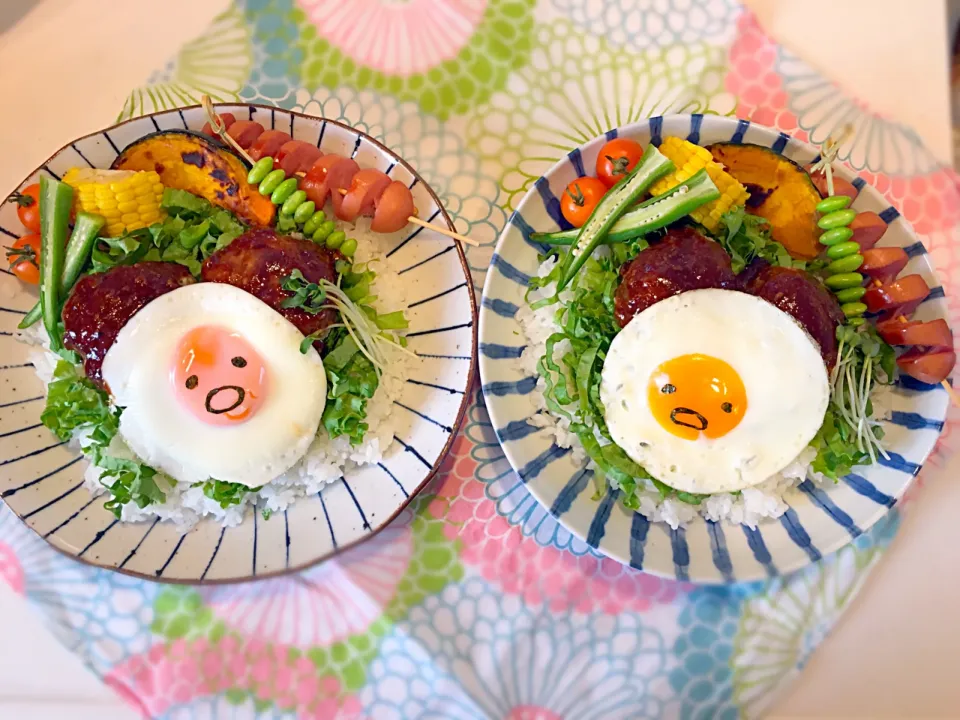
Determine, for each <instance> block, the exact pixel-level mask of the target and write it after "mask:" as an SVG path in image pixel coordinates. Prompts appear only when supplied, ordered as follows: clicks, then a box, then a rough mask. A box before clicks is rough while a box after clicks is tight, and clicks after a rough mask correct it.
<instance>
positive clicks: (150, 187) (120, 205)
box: [63, 168, 163, 237]
mask: <svg viewBox="0 0 960 720" xmlns="http://www.w3.org/2000/svg"><path fill="white" fill-rule="evenodd" d="M63 181H64V182H65V183H66V184H67V185H70V186H71V187H73V188H74V189H75V190H76V191H77V193H76V196H77V199H76V205H77V209H78V210H84V211H86V212H89V213H96V214H97V215H103V217H105V218H106V219H107V225H106V228H105V229H104V235H105V236H107V237H118V236H120V235H123V234H124V233H125V232H130V231H131V230H138V229H140V228H142V227H147V226H149V225H152V224H153V223H155V222H157V221H158V220H160V218H161V217H162V211H161V210H160V201H161V200H162V199H163V185H162V184H161V183H160V176H159V175H157V173H155V172H153V171H152V170H150V171H146V170H138V171H134V170H96V169H88V168H74V169H72V170H70V171H69V172H67V174H66V175H64V176H63Z"/></svg>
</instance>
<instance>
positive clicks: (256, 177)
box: [247, 155, 273, 185]
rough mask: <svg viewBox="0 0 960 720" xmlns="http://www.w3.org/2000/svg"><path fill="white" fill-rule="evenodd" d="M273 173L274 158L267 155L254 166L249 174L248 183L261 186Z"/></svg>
mask: <svg viewBox="0 0 960 720" xmlns="http://www.w3.org/2000/svg"><path fill="white" fill-rule="evenodd" d="M272 171H273V158H272V157H270V156H269V155H267V156H266V157H262V158H260V159H259V160H257V162H255V163H254V164H253V167H252V168H250V172H248V173H247V182H248V183H250V184H251V185H259V184H260V183H262V182H263V180H264V178H266V177H267V175H269V174H270V173H271V172H272Z"/></svg>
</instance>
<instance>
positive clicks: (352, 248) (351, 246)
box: [340, 238, 357, 257]
mask: <svg viewBox="0 0 960 720" xmlns="http://www.w3.org/2000/svg"><path fill="white" fill-rule="evenodd" d="M356 251H357V239H356V238H348V239H347V240H345V241H344V243H343V245H341V246H340V252H342V253H343V254H344V255H346V256H347V257H353V254H354V253H355V252H356Z"/></svg>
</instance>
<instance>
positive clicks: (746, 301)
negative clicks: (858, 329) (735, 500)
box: [600, 289, 830, 493]
mask: <svg viewBox="0 0 960 720" xmlns="http://www.w3.org/2000/svg"><path fill="white" fill-rule="evenodd" d="M600 399H601V402H602V403H603V406H604V409H605V416H606V422H607V427H608V428H609V431H610V435H611V437H612V438H613V440H614V442H616V443H617V445H619V446H620V447H621V448H623V449H624V450H625V451H626V453H627V454H628V455H629V456H630V457H631V458H632V459H633V460H635V461H636V462H637V463H639V464H640V465H642V466H643V467H644V468H645V469H646V470H647V471H648V472H649V473H650V474H651V475H653V477H655V478H657V479H659V480H661V481H662V482H664V483H666V484H667V485H670V486H671V487H673V488H675V489H677V490H680V491H684V492H690V493H717V492H733V491H736V490H741V489H743V488H746V487H751V486H753V485H756V484H758V483H761V482H763V481H764V480H767V479H768V478H770V477H771V476H772V475H774V474H776V473H778V472H779V471H780V470H782V469H783V468H785V467H786V466H787V465H789V464H790V462H791V461H792V460H793V459H794V458H796V457H797V456H798V455H799V454H800V452H801V451H802V450H803V449H804V448H806V447H807V445H809V444H810V441H811V440H813V437H814V436H815V435H816V433H817V430H819V428H820V425H821V423H822V422H823V417H824V414H825V413H826V410H827V403H828V402H829V399H830V386H829V379H828V377H827V370H826V367H825V365H824V363H823V360H822V359H821V356H820V349H819V347H818V346H817V343H816V342H815V341H814V340H813V338H811V337H810V336H809V335H808V334H807V333H806V331H805V330H804V329H803V328H802V327H801V326H800V325H799V324H798V323H797V322H796V321H795V320H794V319H793V318H792V317H790V315H788V314H787V313H785V312H783V311H782V310H780V309H778V308H776V307H775V306H773V305H771V304H770V303H768V302H767V301H766V300H763V299H761V298H758V297H754V296H753V295H747V294H745V293H741V292H737V291H734V290H713V289H711V290H693V291H690V292H685V293H681V294H679V295H675V296H673V297H671V298H668V299H667V300H663V301H661V302H658V303H657V304H655V305H652V306H651V307H649V308H647V309H646V310H644V311H643V312H641V313H640V314H638V315H637V316H636V317H634V318H633V319H632V320H631V321H630V322H629V323H628V324H627V326H626V327H625V328H623V330H621V331H620V333H619V334H618V335H617V336H616V337H615V338H614V339H613V342H612V343H611V345H610V350H609V352H608V353H607V357H606V361H605V362H604V366H603V374H602V379H601V385H600Z"/></svg>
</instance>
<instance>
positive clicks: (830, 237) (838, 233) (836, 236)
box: [820, 227, 853, 246]
mask: <svg viewBox="0 0 960 720" xmlns="http://www.w3.org/2000/svg"><path fill="white" fill-rule="evenodd" d="M852 237H853V230H851V229H850V228H848V227H838V228H834V229H833V230H827V231H826V232H825V233H824V234H823V235H821V236H820V244H821V245H827V246H830V245H837V244H838V243H842V242H847V241H848V240H849V239H850V238H852Z"/></svg>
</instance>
